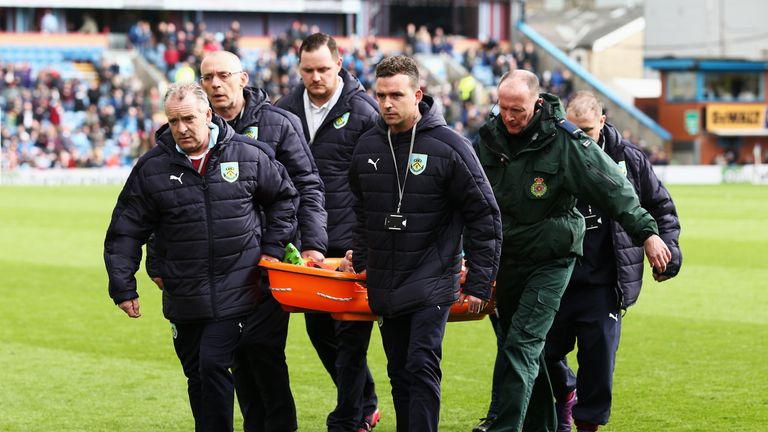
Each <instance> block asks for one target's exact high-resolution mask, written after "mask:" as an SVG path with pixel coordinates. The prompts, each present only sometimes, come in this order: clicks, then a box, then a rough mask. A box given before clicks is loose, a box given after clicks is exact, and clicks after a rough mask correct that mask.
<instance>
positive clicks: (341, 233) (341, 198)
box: [277, 33, 380, 432]
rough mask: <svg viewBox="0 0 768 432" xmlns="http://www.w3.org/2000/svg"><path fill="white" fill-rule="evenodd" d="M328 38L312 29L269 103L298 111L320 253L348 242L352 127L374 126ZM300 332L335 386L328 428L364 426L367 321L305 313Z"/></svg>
mask: <svg viewBox="0 0 768 432" xmlns="http://www.w3.org/2000/svg"><path fill="white" fill-rule="evenodd" d="M341 64H342V58H341V57H340V56H339V50H338V47H337V46H336V41H335V40H334V39H333V38H332V37H331V36H329V35H327V34H324V33H315V34H312V35H310V36H308V37H307V38H305V39H304V41H303V42H302V44H301V47H300V48H299V73H300V75H301V78H302V82H301V83H299V84H298V85H297V86H296V87H294V88H293V89H292V91H291V92H290V93H289V94H288V95H286V96H285V97H283V98H282V99H280V100H279V101H278V102H277V105H278V106H279V107H281V108H285V109H286V110H288V111H290V112H292V113H294V114H296V115H297V116H298V117H299V118H300V119H301V124H302V127H303V128H304V134H305V136H307V137H308V138H309V143H310V148H311V149H312V154H313V155H314V157H315V161H316V162H317V167H318V169H319V170H320V176H321V177H322V179H323V184H324V185H325V197H326V209H327V210H328V254H329V256H338V257H341V256H344V255H345V254H346V251H347V250H349V249H352V246H353V244H352V243H353V242H352V237H353V236H352V235H353V232H354V229H355V226H356V225H357V218H356V216H355V213H354V210H353V207H354V204H355V202H356V199H355V198H354V196H353V195H352V190H351V189H350V187H349V181H348V179H347V174H348V172H349V164H350V162H351V160H352V152H353V151H354V149H355V147H356V145H357V142H358V139H359V137H360V135H362V134H363V133H364V132H366V131H367V130H369V129H371V128H373V127H374V125H375V122H376V120H377V119H378V118H379V113H378V110H377V108H376V102H375V101H374V100H373V99H372V98H371V97H370V96H368V94H367V93H366V92H365V89H364V88H363V86H362V85H361V84H360V82H359V81H358V80H357V78H355V77H354V76H352V75H350V74H349V73H348V72H347V71H346V70H345V69H344V68H342V67H341ZM305 319H306V323H307V333H308V334H309V335H310V339H311V340H312V344H313V345H314V346H315V349H316V350H317V353H318V355H319V356H320V360H321V361H322V362H323V366H325V368H326V370H327V371H328V373H329V374H330V375H331V379H333V382H334V384H336V389H337V404H336V408H335V409H334V410H333V412H331V413H330V414H329V415H328V418H327V421H326V424H327V426H328V430H329V431H330V432H348V431H368V430H370V429H371V428H373V427H374V426H376V423H377V422H378V421H379V416H380V412H379V410H378V409H377V404H378V399H377V396H376V391H375V388H374V382H373V377H372V376H371V372H370V371H369V370H368V363H367V360H366V356H367V351H368V343H369V341H370V337H371V330H372V328H373V323H372V322H370V321H334V320H333V318H331V316H330V314H319V313H317V314H307V315H306V316H305Z"/></svg>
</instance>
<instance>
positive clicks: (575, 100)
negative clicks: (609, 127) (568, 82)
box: [565, 90, 603, 117]
mask: <svg viewBox="0 0 768 432" xmlns="http://www.w3.org/2000/svg"><path fill="white" fill-rule="evenodd" d="M565 111H566V112H567V113H569V114H573V115H575V116H577V117H581V116H583V115H585V114H587V113H589V112H592V113H595V114H596V115H597V116H598V117H599V116H601V115H603V104H602V103H600V100H599V99H598V98H597V96H595V94H594V93H592V92H589V91H585V90H582V91H578V92H576V93H574V95H573V96H571V99H570V100H569V101H568V106H567V107H566V109H565Z"/></svg>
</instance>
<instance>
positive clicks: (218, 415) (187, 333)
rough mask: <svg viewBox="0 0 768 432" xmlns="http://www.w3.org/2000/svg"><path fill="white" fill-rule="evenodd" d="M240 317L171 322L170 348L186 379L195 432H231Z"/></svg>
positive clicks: (242, 319) (241, 323)
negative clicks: (171, 346)
mask: <svg viewBox="0 0 768 432" xmlns="http://www.w3.org/2000/svg"><path fill="white" fill-rule="evenodd" d="M243 321H244V318H230V319H226V320H222V321H216V322H211V323H191V324H190V323H187V324H179V323H171V328H172V329H173V346H174V348H175V349H176V355H177V356H178V357H179V360H180V361H181V366H182V368H183V369H184V375H186V377H187V391H188V393H189V405H190V407H191V408H192V415H193V416H194V418H195V431H196V432H232V427H233V425H232V415H233V405H234V399H235V394H234V384H233V380H232V375H231V374H230V372H229V369H230V368H231V367H232V365H233V363H234V355H235V349H236V348H237V344H238V342H239V341H240V335H241V331H242V326H243Z"/></svg>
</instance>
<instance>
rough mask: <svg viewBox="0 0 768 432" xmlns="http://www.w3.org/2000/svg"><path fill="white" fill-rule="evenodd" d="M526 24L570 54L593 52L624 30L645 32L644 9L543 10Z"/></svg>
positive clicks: (536, 13)
mask: <svg viewBox="0 0 768 432" xmlns="http://www.w3.org/2000/svg"><path fill="white" fill-rule="evenodd" d="M526 24H528V25H529V26H531V27H533V28H534V29H535V30H536V31H537V32H538V33H539V34H541V35H542V36H544V37H545V38H547V39H548V40H549V41H550V42H552V43H553V44H554V45H555V46H557V47H558V48H560V49H562V50H564V51H566V52H567V51H571V50H573V49H575V48H588V49H592V48H593V47H594V46H595V45H596V44H598V45H599V43H600V42H603V41H605V38H606V37H607V36H609V35H612V34H613V35H616V34H620V33H621V31H622V29H625V28H630V29H632V28H634V29H637V30H638V31H639V30H642V29H644V27H645V18H644V15H643V8H642V7H638V6H636V7H631V8H627V7H619V8H606V9H568V10H541V11H536V12H534V13H531V14H530V15H528V16H527V18H526ZM617 32H618V33H617Z"/></svg>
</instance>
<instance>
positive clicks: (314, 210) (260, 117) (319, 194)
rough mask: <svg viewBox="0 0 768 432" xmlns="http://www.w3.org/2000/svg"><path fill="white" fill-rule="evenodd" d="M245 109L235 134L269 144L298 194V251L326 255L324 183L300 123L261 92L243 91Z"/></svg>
mask: <svg viewBox="0 0 768 432" xmlns="http://www.w3.org/2000/svg"><path fill="white" fill-rule="evenodd" d="M243 97H244V98H245V108H244V110H243V113H242V115H241V116H240V117H239V118H238V119H237V121H236V122H235V126H234V127H235V131H236V132H237V133H241V134H244V135H247V136H249V137H251V138H253V139H257V140H259V141H262V142H265V143H267V144H269V146H270V147H272V148H273V149H274V151H275V158H277V160H278V161H279V162H280V163H281V164H283V166H285V169H286V170H287V171H288V174H289V175H290V176H291V181H292V182H293V184H294V186H295V187H296V190H297V191H298V192H299V199H300V201H301V205H300V206H299V209H298V219H299V231H300V235H301V238H300V240H301V249H302V250H307V249H314V250H317V251H320V252H322V253H326V251H327V248H328V235H327V233H326V224H327V218H328V216H327V212H326V210H325V208H326V205H325V195H324V193H323V192H324V188H323V182H322V181H321V179H320V175H319V174H318V171H317V166H316V165H315V161H314V158H313V157H312V152H311V151H310V150H309V147H308V146H307V142H306V140H305V138H304V132H303V130H302V127H301V121H299V119H298V118H297V117H296V116H294V115H293V114H291V113H289V112H287V111H286V110H284V109H281V108H278V107H276V106H274V105H272V104H270V103H269V98H268V97H267V93H266V92H265V91H264V90H262V89H257V88H253V87H246V88H245V89H243Z"/></svg>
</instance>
